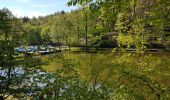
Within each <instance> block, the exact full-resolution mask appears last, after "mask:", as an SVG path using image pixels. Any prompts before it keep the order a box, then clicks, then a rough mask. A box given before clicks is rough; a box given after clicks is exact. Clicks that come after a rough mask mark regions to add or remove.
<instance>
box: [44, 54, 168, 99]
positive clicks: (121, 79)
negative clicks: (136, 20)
mask: <svg viewBox="0 0 170 100" xmlns="http://www.w3.org/2000/svg"><path fill="white" fill-rule="evenodd" d="M41 59H42V61H46V62H48V64H47V65H44V66H42V69H43V70H45V71H46V72H49V73H53V72H56V71H57V70H59V69H60V68H62V67H63V66H64V63H67V61H72V62H73V63H74V66H75V67H74V68H73V69H74V70H76V72H77V73H78V75H79V77H80V78H81V79H83V80H85V81H86V82H88V83H92V84H97V83H101V84H107V85H108V86H111V87H113V88H114V89H115V91H117V92H118V91H119V92H120V94H121V95H124V96H122V97H128V96H126V95H129V94H130V95H129V96H131V95H132V94H133V95H137V97H139V98H143V99H144V98H145V99H146V98H147V99H156V98H158V99H160V98H164V99H166V98H170V95H169V94H170V53H169V52H146V53H144V54H136V53H131V52H129V53H121V52H116V53H115V52H97V53H96V52H60V53H56V54H52V55H46V56H41ZM67 73H68V74H69V72H67ZM115 94H116V93H115ZM118 94H119V93H118ZM120 94H119V96H118V97H119V98H118V99H120V97H121V96H120ZM115 97H116V96H115Z"/></svg>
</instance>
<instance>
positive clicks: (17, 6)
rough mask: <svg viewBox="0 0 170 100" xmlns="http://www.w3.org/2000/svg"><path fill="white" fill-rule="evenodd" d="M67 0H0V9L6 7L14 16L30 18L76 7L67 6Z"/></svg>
mask: <svg viewBox="0 0 170 100" xmlns="http://www.w3.org/2000/svg"><path fill="white" fill-rule="evenodd" d="M67 2H68V0H0V9H2V8H4V7H6V8H8V9H9V10H10V11H12V13H13V14H14V15H15V16H16V17H24V16H28V17H30V18H32V17H33V16H34V17H38V16H45V15H49V14H53V13H54V12H58V11H62V10H64V11H66V12H69V11H71V10H74V9H76V7H73V6H71V7H68V6H67V5H66V4H67Z"/></svg>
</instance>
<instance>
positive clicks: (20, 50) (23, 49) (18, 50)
mask: <svg viewBox="0 0 170 100" xmlns="http://www.w3.org/2000/svg"><path fill="white" fill-rule="evenodd" d="M15 52H18V53H25V52H27V50H26V49H25V48H22V47H20V48H15Z"/></svg>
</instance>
